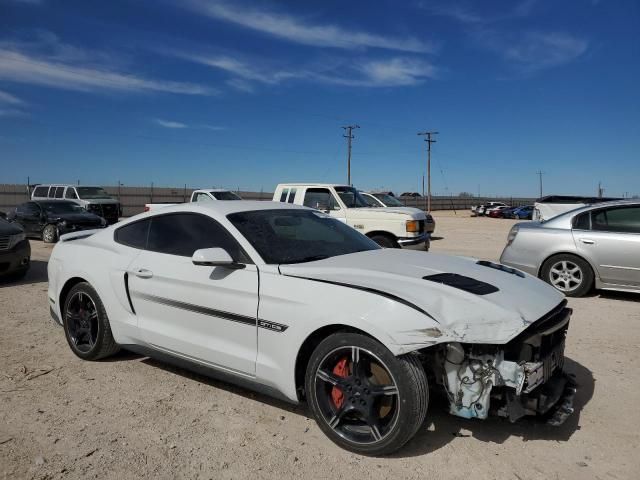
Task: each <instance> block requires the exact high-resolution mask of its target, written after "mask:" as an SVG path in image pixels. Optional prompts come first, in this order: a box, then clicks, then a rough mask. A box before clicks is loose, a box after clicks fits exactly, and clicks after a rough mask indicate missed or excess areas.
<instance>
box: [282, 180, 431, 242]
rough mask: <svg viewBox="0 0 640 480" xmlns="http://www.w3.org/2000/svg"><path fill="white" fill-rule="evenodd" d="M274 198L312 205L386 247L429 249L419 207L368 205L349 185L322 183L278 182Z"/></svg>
mask: <svg viewBox="0 0 640 480" xmlns="http://www.w3.org/2000/svg"><path fill="white" fill-rule="evenodd" d="M273 201H274V202H287V203H293V204H296V205H304V206H306V207H311V208H315V209H317V210H320V211H323V212H325V213H327V214H329V215H331V216H332V217H335V218H337V219H339V220H342V221H343V222H345V223H346V224H347V225H350V226H351V227H353V228H355V229H356V230H358V231H359V232H361V233H364V234H365V235H366V236H368V237H369V238H371V239H372V240H374V241H375V242H376V243H378V244H379V245H380V246H382V247H386V248H411V249H413V250H429V244H430V238H429V234H428V233H427V232H426V231H425V220H426V218H427V217H426V215H425V213H424V212H423V211H422V210H417V209H406V208H396V207H389V208H384V207H381V208H371V207H369V205H368V204H367V202H366V200H365V199H363V198H362V196H361V195H360V193H359V192H358V191H357V190H356V189H355V188H353V187H350V186H348V185H336V184H325V183H281V184H279V185H278V186H277V187H276V191H275V193H274V194H273Z"/></svg>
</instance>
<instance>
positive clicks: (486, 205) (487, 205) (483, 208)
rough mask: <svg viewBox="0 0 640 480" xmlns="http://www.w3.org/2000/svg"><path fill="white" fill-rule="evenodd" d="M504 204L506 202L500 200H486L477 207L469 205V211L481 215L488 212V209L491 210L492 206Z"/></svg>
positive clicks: (502, 205) (504, 205) (503, 205)
mask: <svg viewBox="0 0 640 480" xmlns="http://www.w3.org/2000/svg"><path fill="white" fill-rule="evenodd" d="M506 206H507V204H506V203H502V202H487V203H484V204H482V205H479V206H477V207H475V206H474V207H471V213H472V214H475V215H477V216H480V217H481V216H483V215H487V214H488V213H489V210H491V209H492V208H496V207H506Z"/></svg>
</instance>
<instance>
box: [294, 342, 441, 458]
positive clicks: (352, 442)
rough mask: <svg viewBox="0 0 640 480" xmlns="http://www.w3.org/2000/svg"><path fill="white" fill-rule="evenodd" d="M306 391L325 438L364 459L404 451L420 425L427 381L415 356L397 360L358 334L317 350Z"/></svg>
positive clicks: (313, 354)
mask: <svg viewBox="0 0 640 480" xmlns="http://www.w3.org/2000/svg"><path fill="white" fill-rule="evenodd" d="M334 382H335V383H334ZM305 391H306V396H307V403H308V404H309V408H310V409H311V412H312V414H313V416H314V418H315V420H316V422H317V424H318V426H319V427H320V429H321V430H322V431H323V432H324V433H325V435H327V436H328V437H329V438H330V439H331V440H332V441H333V442H334V443H336V444H337V445H339V446H340V447H342V448H344V449H346V450H350V451H352V452H356V453H359V454H362V455H387V454H390V453H392V452H394V451H396V450H398V449H399V448H400V447H402V446H403V445H404V444H405V443H407V442H408V441H409V440H410V439H411V438H412V437H413V436H414V435H415V433H416V432H417V431H418V429H419V428H420V426H421V425H422V424H423V422H424V419H425V416H426V413H427V406H428V403H429V389H428V385H427V376H426V374H425V371H424V369H423V367H422V364H421V363H420V361H419V358H418V356H417V355H416V354H415V353H410V354H407V355H403V356H401V357H396V356H394V355H393V354H392V353H391V352H390V351H389V350H388V349H387V348H386V347H385V346H384V345H382V344H381V343H379V342H377V341H376V340H374V339H372V338H370V337H368V336H365V335H361V334H357V333H335V334H333V335H331V336H329V337H327V338H326V339H324V340H323V341H322V342H321V343H320V344H319V345H318V346H317V347H316V349H315V350H314V352H313V353H312V354H311V358H310V360H309V364H308V365H307V372H306V375H305Z"/></svg>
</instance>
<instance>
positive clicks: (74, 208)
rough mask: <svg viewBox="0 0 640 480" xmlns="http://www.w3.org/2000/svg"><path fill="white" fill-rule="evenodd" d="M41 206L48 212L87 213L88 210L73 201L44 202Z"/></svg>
mask: <svg viewBox="0 0 640 480" xmlns="http://www.w3.org/2000/svg"><path fill="white" fill-rule="evenodd" d="M40 207H42V210H44V211H45V212H47V213H53V214H61V213H86V210H85V209H84V208H82V207H81V206H79V205H76V204H75V203H71V202H46V203H45V202H43V203H40Z"/></svg>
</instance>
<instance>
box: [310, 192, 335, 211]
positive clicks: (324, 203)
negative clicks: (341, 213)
mask: <svg viewBox="0 0 640 480" xmlns="http://www.w3.org/2000/svg"><path fill="white" fill-rule="evenodd" d="M304 206H305V207H311V208H315V209H316V210H322V211H326V210H340V207H339V206H338V203H337V202H336V201H335V199H334V198H333V195H331V192H330V191H329V190H327V189H326V188H308V189H307V191H306V192H305V194H304Z"/></svg>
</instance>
